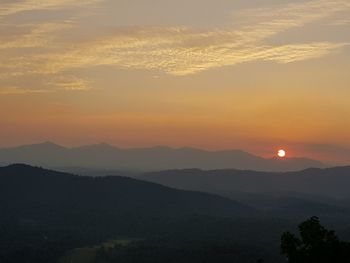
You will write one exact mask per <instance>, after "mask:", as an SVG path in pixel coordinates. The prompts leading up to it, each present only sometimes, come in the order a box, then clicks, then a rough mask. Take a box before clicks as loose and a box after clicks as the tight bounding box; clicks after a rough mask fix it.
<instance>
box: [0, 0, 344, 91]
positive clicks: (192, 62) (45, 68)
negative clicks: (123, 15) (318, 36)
mask: <svg viewBox="0 0 350 263" xmlns="http://www.w3.org/2000/svg"><path fill="white" fill-rule="evenodd" d="M83 2H84V3H97V2H99V0H91V1H77V0H75V1H73V0H64V1H62V0H60V1H58V0H57V1H56V0H51V1H39V2H38V1H34V0H27V1H21V2H19V3H17V4H8V6H7V7H6V5H5V7H2V8H1V9H0V16H1V15H3V16H4V15H9V14H14V13H17V12H21V11H25V10H34V9H51V8H62V7H67V6H77V5H79V4H81V3H83ZM35 3H36V4H35ZM31 8H32V9H31ZM349 10H350V2H349V1H347V0H346V1H344V0H335V1H325V0H315V1H310V2H303V3H294V4H289V5H286V6H281V7H274V8H264V9H249V10H244V11H240V12H239V13H237V14H236V15H235V17H236V19H238V18H239V19H240V21H242V23H240V24H239V26H238V27H237V26H235V27H232V28H224V29H212V30H198V29H197V30H195V29H191V28H187V27H143V28H142V27H141V28H122V29H116V30H115V31H114V32H113V33H109V34H108V35H104V36H100V37H99V38H98V39H95V40H89V41H84V42H79V43H78V42H74V41H68V39H67V40H66V41H63V42H57V39H55V34H56V33H57V32H58V31H60V30H64V29H68V28H70V27H71V25H69V24H64V23H58V24H57V23H48V24H44V25H41V26H37V27H34V28H32V30H31V31H30V32H29V33H27V34H24V35H22V36H20V37H18V38H16V39H15V40H12V41H7V42H6V41H0V51H1V48H2V49H5V48H7V49H9V48H12V49H14V48H17V49H21V48H25V47H27V48H28V47H33V48H34V49H33V50H32V51H30V52H27V53H26V54H23V53H21V52H18V53H17V55H14V56H8V55H3V57H1V53H0V58H1V59H2V61H3V63H2V64H1V65H0V76H2V78H11V77H14V76H16V77H19V76H25V75H33V74H37V75H42V76H48V75H49V76H51V77H50V81H48V82H47V85H48V86H50V87H51V88H54V89H65V90H86V89H89V88H90V84H89V82H88V81H85V80H83V79H81V78H78V77H74V76H72V75H74V74H73V73H72V72H75V71H77V70H81V69H86V68H94V67H97V66H102V65H103V66H111V67H116V68H130V69H147V70H158V71H163V72H165V73H167V74H171V75H176V76H180V75H189V74H195V73H198V72H201V71H204V70H209V69H214V68H220V67H224V66H233V65H237V64H240V63H244V62H252V61H273V62H276V63H291V62H296V61H303V60H308V59H315V58H320V57H323V56H326V55H328V54H330V53H332V52H336V51H339V50H340V49H341V48H342V47H344V46H346V45H348V43H333V42H330V41H328V42H327V41H324V42H312V43H300V42H299V40H298V39H297V40H296V43H293V42H291V43H285V44H280V45H276V44H270V43H269V40H270V38H271V37H274V36H277V35H278V34H279V33H282V32H285V31H287V30H290V29H292V28H297V27H303V26H305V25H306V24H309V23H314V22H317V21H320V20H322V19H326V18H327V19H329V18H331V17H332V16H333V15H335V14H336V13H339V12H345V11H349ZM35 47H40V51H39V52H38V51H37V50H36V49H35ZM18 54H21V55H18Z"/></svg>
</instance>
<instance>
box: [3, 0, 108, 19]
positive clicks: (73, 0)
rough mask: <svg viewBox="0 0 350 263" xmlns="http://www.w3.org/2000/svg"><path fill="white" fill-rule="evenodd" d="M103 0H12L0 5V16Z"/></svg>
mask: <svg viewBox="0 0 350 263" xmlns="http://www.w3.org/2000/svg"><path fill="white" fill-rule="evenodd" d="M102 1H103V0H20V1H18V0H14V1H11V2H10V1H9V2H7V3H3V4H1V6H0V17H4V16H9V15H14V14H17V13H21V12H28V11H36V10H54V9H64V8H70V7H81V6H84V5H91V4H96V3H99V2H102Z"/></svg>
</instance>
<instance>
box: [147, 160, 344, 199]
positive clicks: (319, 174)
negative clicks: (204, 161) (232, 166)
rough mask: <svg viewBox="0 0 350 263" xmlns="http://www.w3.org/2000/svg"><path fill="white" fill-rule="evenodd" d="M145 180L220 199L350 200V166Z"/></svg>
mask: <svg viewBox="0 0 350 263" xmlns="http://www.w3.org/2000/svg"><path fill="white" fill-rule="evenodd" d="M142 178H143V179H144V180H148V181H152V182H156V183H160V184H163V185H167V186H169V187H175V188H178V189H187V190H196V191H205V192H211V193H219V194H221V195H224V196H225V195H226V196H227V195H231V194H232V195H233V196H234V195H236V194H237V193H242V194H244V193H253V194H266V193H274V194H275V195H276V196H283V194H286V193H288V194H289V195H294V196H299V197H300V196H302V197H305V196H308V197H312V196H314V197H315V198H317V197H329V198H340V199H347V198H350V192H349V186H350V166H344V167H333V168H323V169H319V168H309V169H305V170H302V171H297V172H257V171H248V170H210V171H204V170H200V169H185V170H168V171H160V172H151V173H146V174H144V175H143V176H142Z"/></svg>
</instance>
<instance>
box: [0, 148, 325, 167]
mask: <svg viewBox="0 0 350 263" xmlns="http://www.w3.org/2000/svg"><path fill="white" fill-rule="evenodd" d="M0 162H1V163H5V164H11V163H26V164H29V165H39V166H44V167H50V168H60V167H82V168H93V169H96V168H100V169H116V170H130V171H158V170H168V169H188V168H199V169H206V170H212V169H242V170H257V171H296V170H302V169H306V168H311V167H313V168H322V167H325V165H324V164H322V163H321V162H319V161H316V160H312V159H308V158H286V159H284V160H281V159H277V158H272V159H265V158H262V157H258V156H255V155H252V154H250V153H247V152H244V151H242V150H225V151H206V150H200V149H195V148H186V147H185V148H170V147H164V146H159V147H151V148H131V149H121V148H117V147H114V146H111V145H108V144H96V145H86V146H80V147H75V148H66V147H62V146H60V145H57V144H55V143H52V142H45V143H41V144H33V145H26V146H20V147H14V148H5V149H0Z"/></svg>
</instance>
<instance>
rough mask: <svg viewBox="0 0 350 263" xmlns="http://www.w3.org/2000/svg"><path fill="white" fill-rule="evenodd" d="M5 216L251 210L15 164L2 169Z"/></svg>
mask: <svg viewBox="0 0 350 263" xmlns="http://www.w3.org/2000/svg"><path fill="white" fill-rule="evenodd" d="M0 200H1V201H0V211H2V212H1V215H0V217H1V216H5V215H7V216H8V215H11V216H16V217H20V218H22V219H25V220H34V221H37V220H38V221H41V220H43V219H45V218H49V217H51V219H53V220H56V219H57V218H62V217H64V215H68V217H69V216H71V215H74V216H75V217H77V218H79V217H81V219H82V220H83V219H84V217H86V214H91V213H92V212H94V216H97V215H104V216H106V214H107V215H108V216H112V217H113V216H117V215H119V216H121V215H125V214H128V213H130V214H134V215H138V216H142V217H144V216H181V215H186V214H200V215H216V216H235V217H237V216H245V215H248V214H250V213H253V212H254V211H253V209H250V208H249V207H247V206H244V205H241V204H239V203H237V202H235V201H232V200H229V199H225V198H223V197H219V196H215V195H212V194H206V193H200V192H192V191H181V190H175V189H171V188H168V187H165V186H161V185H158V184H154V183H149V182H144V181H139V180H135V179H131V178H127V177H117V176H113V177H112V176H110V177H103V178H101V177H98V178H93V177H81V176H75V175H70V174H66V173H59V172H55V171H50V170H45V169H41V168H34V167H31V166H27V165H11V166H7V167H3V168H0Z"/></svg>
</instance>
